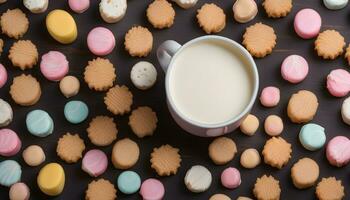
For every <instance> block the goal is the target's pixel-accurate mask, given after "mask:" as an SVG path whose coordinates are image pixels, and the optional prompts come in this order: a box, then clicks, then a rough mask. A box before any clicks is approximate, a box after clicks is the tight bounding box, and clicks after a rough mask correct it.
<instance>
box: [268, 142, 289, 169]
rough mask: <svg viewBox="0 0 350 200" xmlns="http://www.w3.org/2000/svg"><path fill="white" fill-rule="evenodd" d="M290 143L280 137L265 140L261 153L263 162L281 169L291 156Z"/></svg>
mask: <svg viewBox="0 0 350 200" xmlns="http://www.w3.org/2000/svg"><path fill="white" fill-rule="evenodd" d="M291 154H292V145H291V144H290V143H288V142H287V141H285V140H284V139H283V138H281V137H272V138H271V139H269V140H267V141H266V143H265V145H264V149H263V151H262V155H263V157H264V162H265V163H266V164H268V165H270V166H272V167H276V168H278V169H281V168H282V167H283V166H284V165H286V164H287V163H288V161H289V159H290V158H291V157H292V156H291Z"/></svg>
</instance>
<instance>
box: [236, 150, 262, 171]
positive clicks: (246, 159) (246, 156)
mask: <svg viewBox="0 0 350 200" xmlns="http://www.w3.org/2000/svg"><path fill="white" fill-rule="evenodd" d="M260 162H261V158H260V155H259V152H258V151H257V150H256V149H253V148H250V149H246V150H244V151H243V153H242V154H241V159H240V163H241V165H242V166H243V167H244V168H247V169H253V168H255V167H256V166H258V165H259V164H260Z"/></svg>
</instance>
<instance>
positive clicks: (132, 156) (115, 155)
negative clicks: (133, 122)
mask: <svg viewBox="0 0 350 200" xmlns="http://www.w3.org/2000/svg"><path fill="white" fill-rule="evenodd" d="M139 156H140V149H139V146H138V145H137V143H136V142H134V141H132V140H130V139H129V138H125V139H122V140H119V141H117V142H116V143H115V144H114V146H113V150H112V159H111V160H112V163H113V165H114V167H115V168H117V169H129V168H131V167H133V166H134V165H135V164H136V162H137V161H138V160H139Z"/></svg>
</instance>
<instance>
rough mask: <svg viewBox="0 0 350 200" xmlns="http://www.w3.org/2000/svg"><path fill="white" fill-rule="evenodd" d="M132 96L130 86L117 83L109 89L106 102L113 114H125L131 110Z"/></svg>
mask: <svg viewBox="0 0 350 200" xmlns="http://www.w3.org/2000/svg"><path fill="white" fill-rule="evenodd" d="M132 97H133V96H132V93H131V92H130V91H129V88H128V87H126V86H125V85H122V86H119V85H116V86H114V87H112V88H111V89H109V90H108V92H107V94H106V96H105V98H104V102H105V104H106V106H107V109H108V110H109V111H111V112H112V113H113V114H115V115H124V114H126V113H129V112H130V109H131V105H132Z"/></svg>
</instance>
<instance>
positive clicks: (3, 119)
mask: <svg viewBox="0 0 350 200" xmlns="http://www.w3.org/2000/svg"><path fill="white" fill-rule="evenodd" d="M0 113H1V115H0V127H4V126H7V125H9V124H10V123H11V121H12V118H13V111H12V107H11V106H10V104H8V103H7V102H6V101H4V100H2V99H0Z"/></svg>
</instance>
